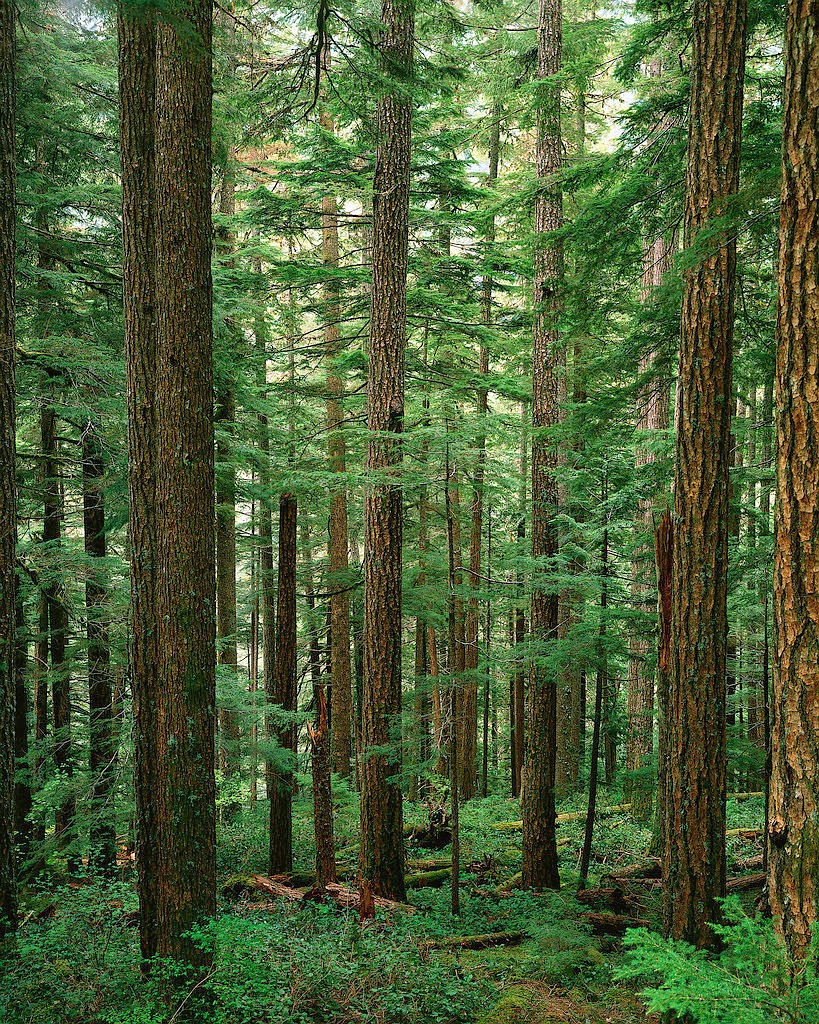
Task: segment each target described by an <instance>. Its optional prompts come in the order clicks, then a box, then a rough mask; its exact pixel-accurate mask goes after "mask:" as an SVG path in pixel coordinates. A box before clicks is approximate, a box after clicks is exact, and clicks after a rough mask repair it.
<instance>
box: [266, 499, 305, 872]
mask: <svg viewBox="0 0 819 1024" xmlns="http://www.w3.org/2000/svg"><path fill="white" fill-rule="evenodd" d="M297 515H298V511H297V505H296V498H295V497H294V495H292V494H283V495H282V496H281V499H280V501H279V586H278V599H277V604H276V670H275V674H274V683H273V693H272V698H273V704H274V705H277V706H278V708H279V709H280V710H281V711H283V712H285V713H286V714H287V715H289V716H290V717H291V718H292V715H293V713H294V712H295V710H296V525H297V523H296V521H297ZM274 734H275V736H276V740H277V741H278V744H279V747H280V748H281V751H282V754H280V755H279V756H280V759H281V760H283V761H284V763H280V764H279V765H278V766H277V767H276V768H275V769H274V771H273V772H272V773H271V778H270V782H271V785H270V790H269V793H268V797H269V800H270V874H271V875H278V874H282V873H283V872H285V871H292V870H293V769H294V761H295V755H296V727H295V725H294V724H293V722H292V721H289V722H283V723H281V724H278V725H276V726H275V728H274Z"/></svg>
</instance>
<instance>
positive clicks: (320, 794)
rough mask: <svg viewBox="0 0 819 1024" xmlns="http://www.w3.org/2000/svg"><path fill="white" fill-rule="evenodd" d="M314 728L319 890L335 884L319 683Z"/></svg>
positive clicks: (325, 730)
mask: <svg viewBox="0 0 819 1024" xmlns="http://www.w3.org/2000/svg"><path fill="white" fill-rule="evenodd" d="M316 710H317V712H318V726H317V727H316V728H315V729H314V728H313V727H312V726H311V725H310V724H309V723H308V729H307V732H308V737H309V739H310V749H311V752H312V765H313V823H314V832H315V836H316V887H317V888H319V889H323V888H324V886H325V885H326V884H327V883H328V882H335V881H337V878H338V876H337V874H336V851H335V844H334V842H333V790H332V778H331V774H330V749H329V748H330V734H329V733H330V730H329V727H328V725H327V699H326V697H325V696H324V686H323V684H321V683H319V686H318V694H317V709H316Z"/></svg>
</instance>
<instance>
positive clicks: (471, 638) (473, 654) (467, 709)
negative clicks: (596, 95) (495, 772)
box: [460, 104, 500, 800]
mask: <svg viewBox="0 0 819 1024" xmlns="http://www.w3.org/2000/svg"><path fill="white" fill-rule="evenodd" d="M499 159H500V111H499V109H498V106H497V104H496V105H495V108H494V110H493V119H492V127H491V130H490V137H489V173H488V175H487V179H486V183H487V185H489V186H490V187H491V186H492V185H493V184H494V182H496V181H497V178H498V162H499ZM494 243H495V218H494V216H493V217H491V218H490V221H489V227H488V229H487V232H486V244H487V246H488V248H489V251H490V257H489V265H488V266H487V268H486V270H485V272H484V275H483V280H482V282H481V323H482V324H483V325H484V327H486V328H489V327H491V325H492V320H493V315H492V289H493V281H492V269H491V248H492V246H493V245H494ZM478 373H479V374H480V376H481V378H482V383H481V385H480V386H479V387H478V394H477V400H476V406H477V413H478V439H477V441H478V444H477V449H478V450H477V453H476V455H475V476H474V487H473V491H472V508H471V510H470V511H471V526H470V532H469V587H470V590H471V593H470V595H469V602H468V605H467V612H466V623H465V636H464V642H465V645H466V646H465V650H464V673H465V674H464V689H463V741H462V756H461V758H460V765H461V768H460V771H461V785H460V790H461V798H462V799H463V800H471V799H472V798H473V797H474V796H475V792H476V790H475V784H476V782H477V775H478V771H477V755H478V745H477V731H476V728H477V711H478V664H479V661H480V658H479V652H478V624H479V615H478V593H479V591H480V589H481V543H482V539H483V489H484V481H485V477H486V414H487V411H488V408H489V405H488V397H489V392H488V389H487V387H486V384H485V382H486V380H487V379H488V377H489V349H488V348H487V346H486V344H485V343H482V344H481V347H480V353H479V356H478ZM473 722H474V726H473Z"/></svg>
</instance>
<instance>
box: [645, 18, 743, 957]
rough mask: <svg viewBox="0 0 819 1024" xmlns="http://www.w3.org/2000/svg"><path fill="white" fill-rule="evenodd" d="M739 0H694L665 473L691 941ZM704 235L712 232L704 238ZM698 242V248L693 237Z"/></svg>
mask: <svg viewBox="0 0 819 1024" xmlns="http://www.w3.org/2000/svg"><path fill="white" fill-rule="evenodd" d="M745 22H746V5H745V0H731V2H729V3H727V4H726V3H723V2H720V3H717V2H716V0H695V4H694V34H693V49H692V55H691V110H690V117H689V131H688V178H687V182H686V202H685V243H686V246H687V247H688V248H689V250H691V249H692V247H696V249H698V250H701V251H700V252H698V253H697V257H696V263H695V265H694V266H693V267H692V268H691V269H690V270H689V271H688V273H687V276H686V282H685V292H684V296H683V304H682V337H681V344H680V370H679V381H678V390H677V396H678V398H677V404H678V409H677V416H678V422H679V429H678V431H677V450H676V471H675V481H674V492H675V499H674V507H675V523H674V572H673V594H672V642H671V675H670V692H669V706H668V756H669V771H670V779H669V789H668V796H669V798H670V799H669V800H668V802H667V806H666V812H667V814H668V823H667V827H666V829H665V855H664V858H663V862H664V880H663V881H664V885H663V929H664V932H665V935H666V936H667V937H672V938H675V939H684V940H686V941H688V942H691V943H692V944H694V945H696V946H706V945H709V944H710V943H711V942H712V941H713V938H712V934H711V931H710V928H709V922H710V921H713V920H714V919H715V918H716V916H717V913H718V906H717V903H716V900H717V899H718V898H719V897H720V896H721V895H722V894H723V892H724V890H725V792H726V763H725V676H726V641H727V633H728V623H727V610H726V592H727V569H728V543H727V540H728V534H727V530H728V466H729V436H730V425H731V411H732V399H731V355H732V345H733V321H734V315H733V305H734V280H735V275H736V242H735V240H734V238H733V237H732V236H731V237H729V235H728V233H727V232H726V231H725V230H723V231H718V233H717V236H716V238H711V237H708V233H710V232H711V231H712V230H713V224H714V220H715V219H717V218H720V217H724V216H725V215H726V213H727V209H728V205H729V203H730V199H731V197H732V196H733V195H734V194H735V193H736V192H737V189H738V186H739V152H740V138H741V131H742V96H743V78H744V67H745ZM706 239H707V241H706ZM695 251H696V250H695Z"/></svg>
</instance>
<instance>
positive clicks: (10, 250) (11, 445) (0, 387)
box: [0, 0, 17, 938]
mask: <svg viewBox="0 0 819 1024" xmlns="http://www.w3.org/2000/svg"><path fill="white" fill-rule="evenodd" d="M16 20H17V8H16V7H15V5H14V4H13V3H11V2H10V0H2V2H0V938H2V937H3V936H4V935H5V934H6V933H7V932H13V931H15V930H16V928H17V882H16V864H15V854H14V767H15V765H14V706H15V687H16V682H15V670H14V664H15V662H14V652H15V646H14V632H15V624H16V607H15V594H16V584H17V581H16V568H15V559H16V557H17V554H16V549H17V478H16V451H17V443H16V433H15V430H16V391H15V331H14V314H15V295H14V276H15V256H16V243H15V239H16V229H17V221H16V202H15V174H16V146H15V115H16V85H15V81H16V61H17V54H16V43H15V28H16Z"/></svg>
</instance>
